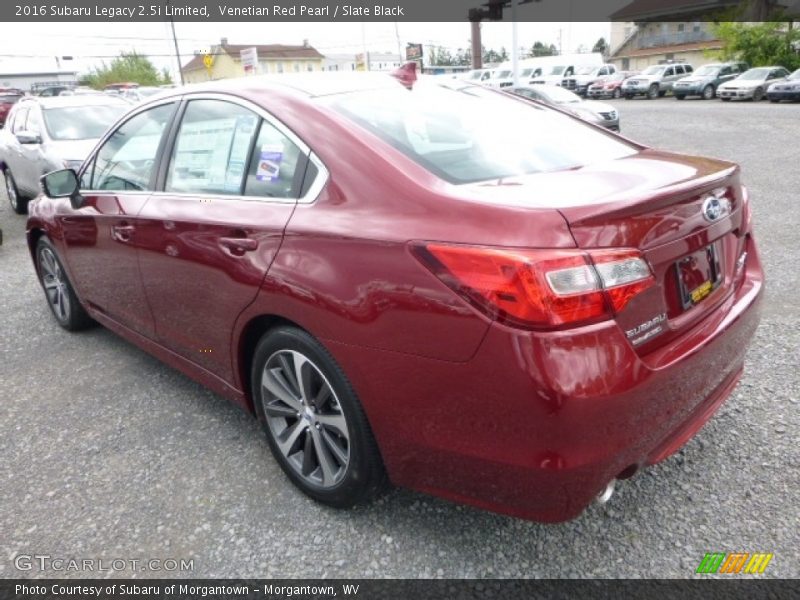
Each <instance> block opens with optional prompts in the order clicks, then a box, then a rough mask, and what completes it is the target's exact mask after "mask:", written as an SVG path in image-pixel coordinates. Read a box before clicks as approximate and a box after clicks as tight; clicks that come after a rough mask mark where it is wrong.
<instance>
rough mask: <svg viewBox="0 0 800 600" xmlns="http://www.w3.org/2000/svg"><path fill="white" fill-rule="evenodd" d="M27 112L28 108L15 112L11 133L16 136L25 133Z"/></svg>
mask: <svg viewBox="0 0 800 600" xmlns="http://www.w3.org/2000/svg"><path fill="white" fill-rule="evenodd" d="M29 112H30V108H21V109H19V110H18V111H17V112H16V114H15V115H14V125H13V128H12V129H11V133H13V134H15V135H16V134H18V133H20V132H22V131H25V122H26V121H27V120H28V113H29Z"/></svg>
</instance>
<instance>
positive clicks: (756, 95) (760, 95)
mask: <svg viewBox="0 0 800 600" xmlns="http://www.w3.org/2000/svg"><path fill="white" fill-rule="evenodd" d="M763 99H764V90H763V88H756V91H755V92H753V102H760V101H761V100H763Z"/></svg>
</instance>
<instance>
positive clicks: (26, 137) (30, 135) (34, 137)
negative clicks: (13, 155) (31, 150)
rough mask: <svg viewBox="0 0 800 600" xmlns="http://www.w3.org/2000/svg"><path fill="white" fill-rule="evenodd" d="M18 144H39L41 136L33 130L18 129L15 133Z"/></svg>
mask: <svg viewBox="0 0 800 600" xmlns="http://www.w3.org/2000/svg"><path fill="white" fill-rule="evenodd" d="M16 136H17V140H18V141H19V143H20V144H41V143H42V136H40V135H39V134H38V133H34V132H33V131H20V132H19V133H17V134H16Z"/></svg>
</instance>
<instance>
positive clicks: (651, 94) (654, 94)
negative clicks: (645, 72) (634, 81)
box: [647, 83, 658, 100]
mask: <svg viewBox="0 0 800 600" xmlns="http://www.w3.org/2000/svg"><path fill="white" fill-rule="evenodd" d="M647 97H648V98H649V99H650V100H655V99H656V98H658V84H657V83H654V84H653V85H651V86H650V87H649V88H648V90H647Z"/></svg>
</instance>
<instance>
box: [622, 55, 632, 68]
mask: <svg viewBox="0 0 800 600" xmlns="http://www.w3.org/2000/svg"><path fill="white" fill-rule="evenodd" d="M630 68H631V59H630V58H623V59H622V70H623V71H630Z"/></svg>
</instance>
